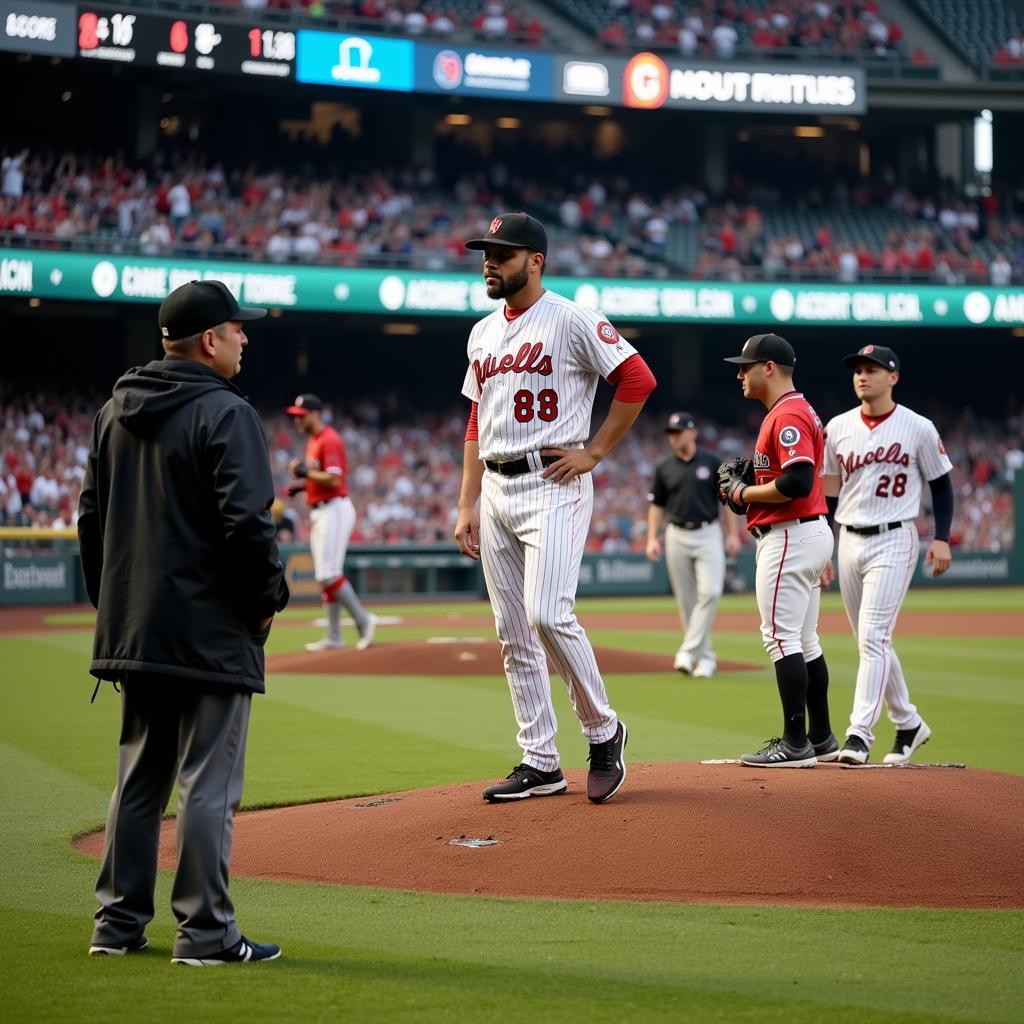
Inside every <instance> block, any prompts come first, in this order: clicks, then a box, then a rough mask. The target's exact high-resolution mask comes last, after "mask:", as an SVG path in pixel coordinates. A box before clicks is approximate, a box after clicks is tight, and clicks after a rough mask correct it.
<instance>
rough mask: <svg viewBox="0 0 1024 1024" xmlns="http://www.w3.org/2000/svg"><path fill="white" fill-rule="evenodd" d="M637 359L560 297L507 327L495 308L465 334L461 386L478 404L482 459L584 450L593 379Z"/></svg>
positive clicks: (548, 298)
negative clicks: (551, 450)
mask: <svg viewBox="0 0 1024 1024" xmlns="http://www.w3.org/2000/svg"><path fill="white" fill-rule="evenodd" d="M635 353H636V349H634V348H633V346H632V345H630V344H629V343H628V342H626V341H624V340H623V339H622V338H620V337H619V332H618V331H616V330H615V328H614V327H613V326H612V325H611V324H610V323H609V322H608V321H607V320H605V319H604V317H603V316H602V314H601V313H599V312H598V311H597V310H594V309H586V308H585V307H583V306H580V305H578V304H577V303H575V302H572V301H570V300H569V299H565V298H563V297H562V296H561V295H554V294H552V293H551V292H547V291H546V292H544V293H543V295H541V297H540V298H539V299H538V300H537V301H536V302H535V303H534V304H533V305H532V306H530V308H529V309H527V310H526V311H525V312H523V313H522V314H521V315H519V316H517V317H516V318H515V319H514V320H512V321H511V322H510V321H508V320H507V319H506V317H505V307H504V305H502V306H499V307H498V309H496V310H495V311H494V312H493V313H491V314H490V315H489V316H486V317H484V319H483V320H481V321H479V322H478V323H477V324H475V325H474V326H473V329H472V331H470V334H469V345H468V347H467V354H468V356H469V369H468V370H467V372H466V379H465V382H464V383H463V385H462V393H463V394H464V395H465V396H466V397H467V398H468V399H470V400H471V401H473V402H476V403H478V407H477V422H478V424H479V431H480V434H479V445H480V458H482V459H502V460H504V459H511V458H518V457H520V456H522V455H525V454H526V453H527V452H535V451H538V450H540V449H541V448H570V447H573V446H578V445H580V444H582V443H583V442H584V441H586V439H587V438H588V437H589V436H590V415H591V412H592V411H593V408H594V395H595V393H596V391H597V382H598V378H600V377H607V376H608V375H609V374H610V373H613V372H614V370H615V368H616V367H617V366H619V364H620V363H623V362H625V360H627V359H628V358H629V357H630V356H632V355H635Z"/></svg>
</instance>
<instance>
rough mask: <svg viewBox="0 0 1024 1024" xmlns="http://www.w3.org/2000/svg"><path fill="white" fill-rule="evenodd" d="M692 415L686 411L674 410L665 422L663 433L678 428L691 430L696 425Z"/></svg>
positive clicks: (671, 431)
mask: <svg viewBox="0 0 1024 1024" xmlns="http://www.w3.org/2000/svg"><path fill="white" fill-rule="evenodd" d="M696 426H697V424H696V423H695V422H694V419H693V417H692V416H691V415H690V414H689V413H688V412H674V413H672V415H671V416H669V418H668V423H666V424H665V433H666V434H673V433H675V432H676V431H678V430H691V429H693V428H694V427H696Z"/></svg>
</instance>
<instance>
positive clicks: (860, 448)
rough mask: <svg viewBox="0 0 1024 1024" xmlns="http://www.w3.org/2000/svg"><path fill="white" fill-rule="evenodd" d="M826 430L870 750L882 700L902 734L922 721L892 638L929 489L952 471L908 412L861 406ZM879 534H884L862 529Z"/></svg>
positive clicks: (928, 425) (842, 581)
mask: <svg viewBox="0 0 1024 1024" xmlns="http://www.w3.org/2000/svg"><path fill="white" fill-rule="evenodd" d="M827 429H828V436H827V442H826V449H825V473H826V475H828V476H838V477H839V482H840V489H839V504H838V507H837V509H836V522H837V523H839V524H841V527H842V529H841V532H840V537H839V559H838V561H839V589H840V591H841V593H842V596H843V604H844V606H845V607H846V614H847V616H848V618H849V620H850V626H851V627H852V629H853V635H854V637H855V639H856V640H857V646H858V649H859V653H860V666H859V668H858V670H857V688H856V693H855V695H854V704H853V713H852V714H851V716H850V727H849V729H848V730H847V735H857V736H859V737H860V738H861V739H862V740H864V742H865V743H866V744H867V745H868V746H869V747H870V746H871V744H872V743H873V742H874V733H873V729H874V727H875V725H876V724H877V723H878V719H879V717H880V715H881V713H882V703H883V701H884V702H885V704H886V707H887V709H888V712H889V718H890V720H891V721H892V722H893V723H894V724H895V725H896V728H897V729H915V728H917V726H918V725H919V724H920V723H921V716H920V715H919V714H918V712H917V708H916V707H915V706H914V705H913V704H912V703H911V701H910V693H909V691H908V689H907V683H906V680H905V678H904V676H903V669H902V668H901V666H900V662H899V658H898V657H897V656H896V651H895V650H894V649H893V646H892V634H893V629H894V628H895V625H896V618H897V616H898V615H899V611H900V606H901V605H902V604H903V599H904V597H905V596H906V593H907V588H908V587H909V586H910V579H911V576H913V573H914V566H915V564H916V562H917V556H918V536H917V528H916V526H915V520H916V519H917V515H918V512H919V511H920V507H921V492H922V488H923V485H924V483H925V482H926V481H932V480H936V479H938V478H939V477H940V476H944V475H945V474H946V473H948V472H950V470H951V469H952V468H953V465H952V463H951V462H950V461H949V457H948V456H947V455H946V450H945V448H944V447H943V445H942V441H941V439H940V438H939V433H938V431H937V430H936V429H935V425H934V424H933V423H932V422H931V421H930V420H928V419H926V418H925V417H923V416H919V415H918V414H917V413H915V412H912V411H911V410H910V409H907V408H906V407H904V406H902V405H897V406H896V407H895V409H893V410H892V411H891V412H890V413H888V414H886V415H885V416H882V417H877V418H873V419H869V418H868V417H867V416H866V415H864V414H862V412H861V408H860V407H859V406H858V407H857V408H855V409H851V410H850V411H849V412H845V413H842V414H841V415H840V416H836V417H834V418H833V419H832V420H830V421H829V424H828V428H827ZM848 527H853V528H854V529H853V530H851V529H848ZM872 527H882V528H883V529H882V530H881V531H880V532H878V533H874V534H872V535H867V536H865V535H861V534H858V533H856V532H854V531H855V530H856V529H865V528H872Z"/></svg>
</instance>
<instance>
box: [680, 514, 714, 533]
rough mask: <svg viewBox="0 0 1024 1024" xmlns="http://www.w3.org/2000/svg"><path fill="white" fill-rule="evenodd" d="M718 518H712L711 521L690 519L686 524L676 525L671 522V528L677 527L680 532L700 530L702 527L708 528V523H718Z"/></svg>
mask: <svg viewBox="0 0 1024 1024" xmlns="http://www.w3.org/2000/svg"><path fill="white" fill-rule="evenodd" d="M717 519H718V516H712V517H711V518H710V519H696V520H694V519H688V520H687V521H686V522H685V523H676V522H672V521H669V526H675V527H677V528H678V529H680V530H699V529H700V528H701V527H702V526H707V525H708V523H713V522H716V521H717Z"/></svg>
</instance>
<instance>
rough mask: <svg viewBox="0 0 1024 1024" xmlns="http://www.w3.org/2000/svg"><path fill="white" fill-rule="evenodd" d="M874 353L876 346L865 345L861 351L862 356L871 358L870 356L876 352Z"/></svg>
mask: <svg viewBox="0 0 1024 1024" xmlns="http://www.w3.org/2000/svg"><path fill="white" fill-rule="evenodd" d="M874 351H875V346H874V345H865V346H864V347H863V348H862V349H861V350H860V354H861V355H862V356H869V355H871V353H872V352H874Z"/></svg>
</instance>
